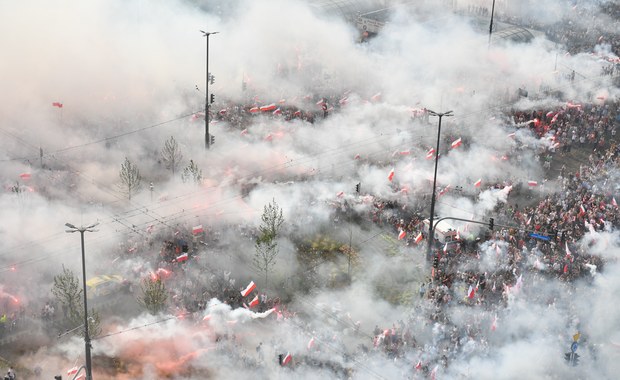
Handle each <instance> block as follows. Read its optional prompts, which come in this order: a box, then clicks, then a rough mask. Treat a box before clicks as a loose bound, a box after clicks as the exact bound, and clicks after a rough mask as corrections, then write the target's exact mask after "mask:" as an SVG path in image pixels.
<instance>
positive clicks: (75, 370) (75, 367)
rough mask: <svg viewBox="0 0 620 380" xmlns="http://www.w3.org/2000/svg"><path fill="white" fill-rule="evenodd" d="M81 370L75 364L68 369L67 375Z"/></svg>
mask: <svg viewBox="0 0 620 380" xmlns="http://www.w3.org/2000/svg"><path fill="white" fill-rule="evenodd" d="M79 370H80V369H79V368H78V367H77V366H73V368H71V369H69V370H68V371H67V376H71V375H75V374H76V373H77V372H78V371H79Z"/></svg>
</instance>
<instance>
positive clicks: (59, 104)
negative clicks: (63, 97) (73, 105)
mask: <svg viewBox="0 0 620 380" xmlns="http://www.w3.org/2000/svg"><path fill="white" fill-rule="evenodd" d="M52 107H58V108H62V103H60V102H54V103H52Z"/></svg>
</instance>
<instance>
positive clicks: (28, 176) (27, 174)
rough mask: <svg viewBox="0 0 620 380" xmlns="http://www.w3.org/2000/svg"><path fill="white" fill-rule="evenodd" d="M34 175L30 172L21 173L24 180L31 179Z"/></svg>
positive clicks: (20, 176)
mask: <svg viewBox="0 0 620 380" xmlns="http://www.w3.org/2000/svg"><path fill="white" fill-rule="evenodd" d="M31 177H32V175H31V174H30V173H22V174H20V175H19V178H21V179H22V180H24V181H27V180H29V179H30V178H31Z"/></svg>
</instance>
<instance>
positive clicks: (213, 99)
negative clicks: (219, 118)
mask: <svg viewBox="0 0 620 380" xmlns="http://www.w3.org/2000/svg"><path fill="white" fill-rule="evenodd" d="M210 103H211V104H213V103H215V94H211V101H210Z"/></svg>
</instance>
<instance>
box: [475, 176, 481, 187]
mask: <svg viewBox="0 0 620 380" xmlns="http://www.w3.org/2000/svg"><path fill="white" fill-rule="evenodd" d="M481 185H482V178H481V179H479V180H477V181H476V182H474V187H480V186H481Z"/></svg>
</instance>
